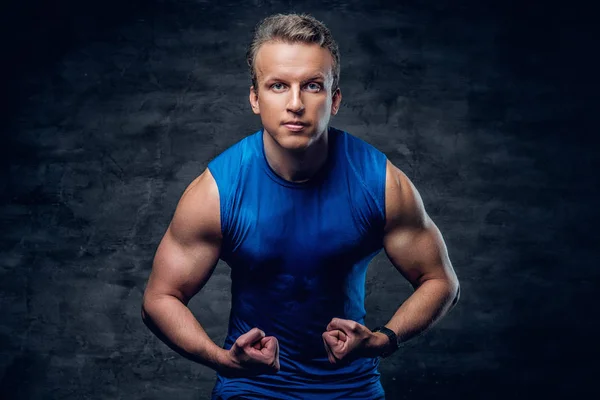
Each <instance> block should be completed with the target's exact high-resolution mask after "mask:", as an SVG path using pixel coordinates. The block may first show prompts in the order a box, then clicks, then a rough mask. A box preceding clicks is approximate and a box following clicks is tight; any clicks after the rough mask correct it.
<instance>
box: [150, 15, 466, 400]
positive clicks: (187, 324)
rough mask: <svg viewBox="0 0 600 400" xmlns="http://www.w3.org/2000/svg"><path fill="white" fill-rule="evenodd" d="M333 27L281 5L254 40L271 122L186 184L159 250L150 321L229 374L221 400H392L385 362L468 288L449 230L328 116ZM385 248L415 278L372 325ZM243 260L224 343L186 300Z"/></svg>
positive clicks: (234, 276)
mask: <svg viewBox="0 0 600 400" xmlns="http://www.w3.org/2000/svg"><path fill="white" fill-rule="evenodd" d="M339 63H340V58H339V52H338V48H337V45H336V43H335V42H334V41H333V39H332V37H331V34H330V32H329V30H328V29H327V28H326V27H325V26H324V25H323V24H322V23H320V22H319V21H317V20H315V19H314V18H312V17H310V16H307V15H295V14H291V15H275V16H272V17H269V18H267V19H265V20H263V21H262V23H261V24H259V26H258V27H257V30H256V33H255V37H254V41H253V42H252V44H251V46H250V48H249V51H248V64H249V66H250V71H251V75H252V86H251V88H250V104H251V107H252V110H253V111H254V113H255V114H258V115H260V118H261V121H262V125H263V128H262V129H261V130H260V131H258V132H256V133H254V134H252V135H250V136H247V137H246V138H244V139H243V140H241V141H240V142H238V143H237V144H235V145H233V146H232V147H230V148H229V149H228V150H226V151H225V152H223V153H222V154H220V155H219V156H218V157H216V158H215V159H214V160H212V161H211V162H210V163H209V164H208V168H207V170H205V171H204V172H203V173H202V174H201V175H200V176H199V177H198V178H197V179H196V180H194V181H193V182H192V183H191V184H190V186H189V187H188V188H187V189H186V190H185V192H184V194H183V196H182V197H181V200H180V202H179V204H178V206H177V209H176V211H175V214H174V217H173V220H172V222H171V224H170V225H169V227H168V229H167V232H166V233H165V235H164V237H163V239H162V241H161V243H160V245H159V247H158V250H157V252H156V256H155V259H154V264H153V268H152V273H151V275H150V278H149V281H148V286H147V288H146V292H145V295H144V302H143V308H142V315H143V319H144V321H145V322H146V323H147V325H148V326H149V327H150V329H152V330H153V332H155V333H156V334H157V335H158V336H159V337H160V338H161V339H162V340H163V341H164V342H165V343H167V344H168V345H169V346H171V348H173V349H174V350H176V351H177V352H179V353H180V354H182V355H184V356H185V357H187V358H189V359H191V360H194V361H196V362H199V363H201V364H203V365H206V366H208V367H210V368H212V369H214V370H215V371H217V382H216V385H215V387H214V390H213V394H212V395H213V399H232V398H236V399H239V398H243V399H334V398H336V399H337V398H343V399H379V398H383V397H384V391H383V388H382V386H381V383H380V379H379V376H380V374H379V372H378V366H379V362H380V357H385V356H387V355H389V354H391V353H392V352H393V351H394V350H395V349H396V348H397V345H398V343H399V342H402V341H406V340H409V339H410V338H412V337H414V336H415V335H417V334H419V333H421V332H423V331H424V330H425V329H427V328H428V327H430V326H431V325H432V324H433V323H435V322H436V321H437V320H438V319H439V318H440V317H442V316H443V315H444V314H445V313H447V312H448V310H449V309H450V308H451V307H452V306H453V305H454V304H455V303H456V301H457V300H458V293H459V285H458V281H457V278H456V275H455V273H454V270H453V268H452V265H451V263H450V260H449V259H448V254H447V250H446V246H445V244H444V241H443V239H442V236H441V234H440V232H439V230H438V228H437V227H436V225H435V224H434V223H433V222H432V220H431V219H430V218H429V216H428V215H427V213H426V212H425V210H424V208H423V202H422V201H421V198H420V196H419V194H418V192H417V190H416V189H415V187H414V186H413V184H412V183H411V182H410V180H409V179H408V178H407V177H406V175H404V174H403V173H402V172H401V171H400V170H399V169H398V168H396V167H395V166H394V165H392V163H390V161H389V160H387V158H386V157H385V156H384V155H383V154H382V153H381V152H380V151H378V150H377V149H375V148H374V147H373V146H371V145H369V144H367V143H366V142H364V141H362V140H360V139H358V138H356V137H354V136H352V135H351V134H349V133H347V132H344V131H342V130H338V129H335V128H333V127H330V126H329V120H330V118H331V116H333V115H335V114H336V113H337V111H338V109H339V106H340V102H341V100H342V93H341V91H340V88H339V86H338V83H339V70H340V64H339ZM382 248H383V249H385V252H386V254H387V256H388V257H389V259H390V261H391V263H392V264H393V265H394V266H395V267H396V268H397V270H398V271H399V272H400V273H401V274H402V275H403V276H404V277H405V278H406V279H407V280H408V281H409V282H410V283H411V284H412V286H413V287H414V288H415V291H414V293H412V294H411V296H410V297H409V298H408V299H407V300H406V301H405V302H404V303H403V304H402V305H401V306H400V308H399V309H398V310H397V312H396V313H395V314H394V315H393V316H392V317H391V319H390V320H389V321H388V322H387V323H386V324H385V326H383V327H379V328H377V329H369V328H367V327H366V326H364V317H365V309H364V296H365V293H364V287H365V274H366V269H367V266H368V264H369V262H370V261H371V260H372V258H373V257H374V256H375V255H376V254H377V253H378V252H379V251H381V249H382ZM219 258H220V259H222V260H224V261H225V262H226V263H227V264H228V265H229V266H230V267H231V280H232V307H231V314H230V318H229V328H228V332H227V337H226V340H225V343H224V346H223V347H219V346H218V345H216V344H215V343H214V342H213V341H212V340H211V339H210V338H209V337H208V335H207V334H206V332H205V331H204V330H203V328H202V326H201V325H200V323H199V322H198V321H197V320H196V318H195V317H194V316H193V315H192V313H191V312H190V310H189V309H188V307H187V304H188V302H189V301H190V299H191V298H192V297H193V296H194V295H195V294H196V293H197V292H198V291H199V290H200V289H201V288H202V287H203V285H204V284H205V283H206V282H207V280H208V279H209V278H210V276H211V274H212V272H213V270H214V268H215V265H216V264H217V261H218V260H219Z"/></svg>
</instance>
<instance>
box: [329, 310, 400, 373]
mask: <svg viewBox="0 0 600 400" xmlns="http://www.w3.org/2000/svg"><path fill="white" fill-rule="evenodd" d="M322 337H323V344H324V345H325V350H326V351H327V358H329V362H330V363H331V364H342V363H348V362H350V361H352V360H355V359H357V358H361V357H377V356H379V355H380V354H381V352H382V351H383V349H384V348H385V346H386V344H387V342H389V339H388V337H387V336H386V335H384V334H382V333H379V332H375V333H373V332H371V331H370V330H369V328H367V327H366V326H364V325H361V324H359V323H358V322H356V321H352V320H349V319H340V318H333V319H332V320H331V322H330V323H329V325H327V328H326V332H323V335H322Z"/></svg>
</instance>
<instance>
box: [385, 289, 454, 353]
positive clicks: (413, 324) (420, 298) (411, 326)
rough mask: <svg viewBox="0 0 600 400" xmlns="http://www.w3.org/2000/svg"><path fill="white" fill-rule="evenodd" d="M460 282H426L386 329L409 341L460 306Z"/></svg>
mask: <svg viewBox="0 0 600 400" xmlns="http://www.w3.org/2000/svg"><path fill="white" fill-rule="evenodd" d="M458 297H459V285H458V282H456V281H453V280H444V279H430V280H427V281H425V282H423V283H422V284H421V285H420V286H419V287H418V288H417V289H416V290H415V291H414V293H413V294H412V295H411V296H410V297H409V298H408V299H406V301H405V302H404V303H403V304H402V305H401V306H400V307H399V308H398V310H397V311H396V313H395V314H394V316H393V317H392V318H391V319H390V321H389V322H388V323H387V324H385V326H386V327H388V328H389V329H391V330H392V331H394V332H395V333H396V335H397V336H398V338H399V340H400V341H402V342H406V341H407V340H410V339H412V338H413V337H415V336H417V335H419V334H420V333H422V332H424V331H425V330H427V329H428V328H429V327H431V326H432V325H434V324H435V323H436V322H437V321H438V320H439V319H440V318H442V317H443V316H444V315H445V314H446V313H447V312H448V311H450V309H451V308H452V307H453V306H454V305H455V304H456V302H457V301H458Z"/></svg>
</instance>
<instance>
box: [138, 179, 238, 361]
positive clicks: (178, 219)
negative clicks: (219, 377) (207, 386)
mask: <svg viewBox="0 0 600 400" xmlns="http://www.w3.org/2000/svg"><path fill="white" fill-rule="evenodd" d="M221 240H222V237H221V222H220V210H219V194H218V189H217V186H216V183H215V180H214V178H213V177H212V175H211V174H210V172H209V171H208V170H206V171H205V172H204V173H203V174H202V175H200V176H199V177H198V178H197V179H196V180H194V182H192V183H191V184H190V185H189V187H188V188H187V189H186V191H185V192H184V194H183V196H182V197H181V200H180V201H179V204H178V206H177V209H176V211H175V215H174V216H173V220H172V221H171V224H170V225H169V227H168V229H167V232H166V233H165V235H164V237H163V238H162V241H161V242H160V245H159V246H158V249H157V251H156V255H155V257H154V263H153V266H152V272H151V274H150V278H149V280H148V285H147V287H146V291H145V293H144V300H143V305H142V318H143V320H144V323H146V325H147V326H148V327H149V328H150V330H152V332H154V333H155V334H156V335H157V336H158V337H159V338H160V339H161V340H162V341H163V342H165V343H166V344H167V345H168V346H169V347H171V348H172V349H173V350H175V351H177V352H178V353H179V354H181V355H183V356H184V357H186V358H188V359H190V360H193V361H196V362H199V363H201V364H203V365H206V366H208V367H210V368H212V369H215V370H217V369H219V368H220V367H221V366H222V365H223V364H224V362H225V354H226V351H225V350H224V349H222V348H220V347H219V346H217V345H216V344H215V343H214V342H213V341H212V340H211V339H210V338H209V336H208V335H207V334H206V332H205V331H204V329H203V328H202V326H201V325H200V323H199V322H198V321H197V320H196V318H195V317H194V315H193V314H192V312H191V311H190V310H189V308H188V307H187V304H188V302H189V301H190V299H191V298H192V297H193V296H194V295H195V294H196V293H198V291H199V290H200V289H201V288H202V287H203V286H204V284H205V283H206V282H207V281H208V279H209V278H210V276H211V275H212V273H213V271H214V268H215V266H216V264H217V262H218V260H219V254H220V250H221Z"/></svg>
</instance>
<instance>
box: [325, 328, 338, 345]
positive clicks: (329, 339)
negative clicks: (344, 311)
mask: <svg viewBox="0 0 600 400" xmlns="http://www.w3.org/2000/svg"><path fill="white" fill-rule="evenodd" d="M323 340H324V341H325V344H327V345H328V346H330V347H335V346H336V345H337V343H338V341H339V339H338V336H337V335H336V334H335V332H324V333H323Z"/></svg>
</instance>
